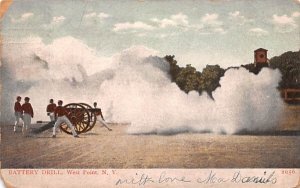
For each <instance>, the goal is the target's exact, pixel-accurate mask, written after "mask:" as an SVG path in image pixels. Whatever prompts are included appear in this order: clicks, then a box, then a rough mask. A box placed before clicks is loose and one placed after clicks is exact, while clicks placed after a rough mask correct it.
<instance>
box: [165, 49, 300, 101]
mask: <svg viewBox="0 0 300 188" xmlns="http://www.w3.org/2000/svg"><path fill="white" fill-rule="evenodd" d="M164 58H165V60H166V61H167V62H168V63H169V65H170V71H169V73H170V76H171V80H172V81H173V82H175V83H176V84H177V85H178V87H179V88H180V89H181V90H183V91H184V92H186V93H188V92H190V91H197V92H198V93H199V94H201V93H202V92H204V91H205V92H207V93H208V95H209V96H210V97H211V98H213V96H212V92H213V91H214V90H215V89H216V88H217V87H219V86H220V79H221V77H222V76H224V74H225V72H226V71H227V70H229V69H232V68H240V67H244V68H246V69H247V70H249V72H251V73H254V74H259V72H260V70H261V68H262V67H263V66H257V67H256V66H254V64H246V65H241V66H240V67H228V68H226V69H223V68H221V67H220V66H219V65H206V67H205V68H204V69H203V70H202V72H200V71H197V70H196V68H195V67H193V66H192V65H191V64H187V65H186V67H180V66H178V65H177V61H176V60H175V59H174V58H175V56H174V55H166V56H165V57H164ZM269 67H270V68H272V69H279V70H280V72H281V74H282V81H281V82H280V83H279V89H284V88H299V89H300V50H299V51H297V52H291V51H289V52H285V53H283V54H282V55H280V56H275V57H273V58H271V59H270V61H269Z"/></svg>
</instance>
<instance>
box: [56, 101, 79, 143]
mask: <svg viewBox="0 0 300 188" xmlns="http://www.w3.org/2000/svg"><path fill="white" fill-rule="evenodd" d="M57 104H58V106H57V107H56V108H55V111H54V115H55V118H56V119H57V120H56V122H55V124H54V127H53V135H52V138H55V137H56V135H55V133H56V128H57V127H58V126H59V125H60V124H62V123H66V124H67V125H68V127H69V128H70V129H71V131H72V134H73V136H74V137H75V138H78V137H79V136H78V135H77V133H76V132H75V129H74V126H73V125H72V123H71V122H70V120H69V119H68V118H67V116H66V115H67V111H66V109H65V108H64V107H63V106H62V104H63V101H61V100H59V101H58V103H57Z"/></svg>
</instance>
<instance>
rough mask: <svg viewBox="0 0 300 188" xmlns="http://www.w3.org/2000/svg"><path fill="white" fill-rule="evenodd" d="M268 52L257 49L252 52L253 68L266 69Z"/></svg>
mask: <svg viewBox="0 0 300 188" xmlns="http://www.w3.org/2000/svg"><path fill="white" fill-rule="evenodd" d="M267 52H268V50H266V49H264V48H258V49H257V50H254V65H255V67H268V66H269V65H268V63H269V59H268V54H267Z"/></svg>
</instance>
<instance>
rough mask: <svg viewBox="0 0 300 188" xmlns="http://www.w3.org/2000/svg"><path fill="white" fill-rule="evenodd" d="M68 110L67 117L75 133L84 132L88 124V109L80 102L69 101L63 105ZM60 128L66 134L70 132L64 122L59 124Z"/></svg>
mask: <svg viewBox="0 0 300 188" xmlns="http://www.w3.org/2000/svg"><path fill="white" fill-rule="evenodd" d="M64 107H65V109H66V110H67V112H68V115H67V117H68V119H69V120H70V122H71V123H72V125H73V126H74V128H75V131H76V132H77V134H80V133H84V132H85V131H86V129H87V128H88V127H89V125H90V114H89V111H88V110H87V109H86V108H85V107H84V106H83V105H81V104H77V103H70V104H67V105H65V106H64ZM60 128H61V130H62V131H63V132H65V133H67V134H72V131H71V129H70V128H69V127H68V126H67V124H66V123H62V124H60Z"/></svg>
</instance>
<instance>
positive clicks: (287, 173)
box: [281, 170, 296, 175]
mask: <svg viewBox="0 0 300 188" xmlns="http://www.w3.org/2000/svg"><path fill="white" fill-rule="evenodd" d="M295 173H296V172H295V170H281V174H286V175H292V174H295Z"/></svg>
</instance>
